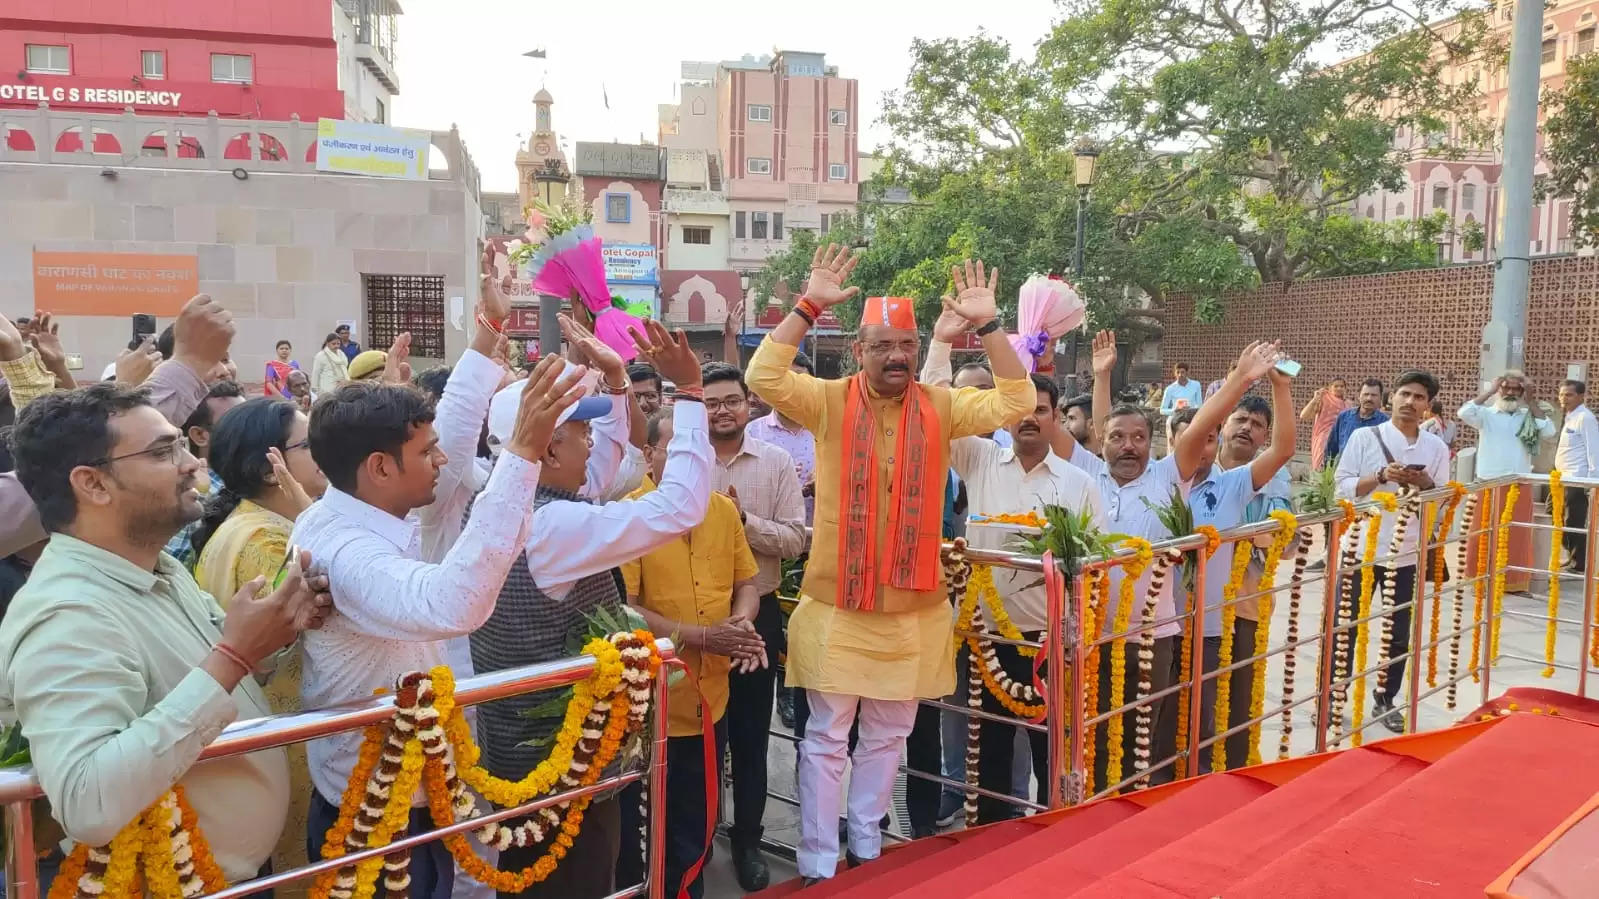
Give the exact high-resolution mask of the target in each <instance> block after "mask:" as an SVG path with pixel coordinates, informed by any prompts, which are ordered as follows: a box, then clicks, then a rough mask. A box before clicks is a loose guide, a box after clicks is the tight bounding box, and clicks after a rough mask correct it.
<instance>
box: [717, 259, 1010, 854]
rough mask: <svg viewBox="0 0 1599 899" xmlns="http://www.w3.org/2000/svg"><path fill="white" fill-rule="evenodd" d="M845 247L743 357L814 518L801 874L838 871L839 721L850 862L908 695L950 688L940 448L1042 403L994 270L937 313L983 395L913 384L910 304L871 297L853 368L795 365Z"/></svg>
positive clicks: (907, 709) (944, 466)
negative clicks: (807, 488) (806, 465)
mask: <svg viewBox="0 0 1599 899" xmlns="http://www.w3.org/2000/svg"><path fill="white" fill-rule="evenodd" d="M854 267H855V259H854V257H852V256H850V255H849V252H848V250H845V249H841V248H838V247H834V246H829V247H826V248H819V249H818V250H817V252H816V256H815V257H814V259H813V260H812V268H811V275H810V280H809V282H808V284H807V288H806V293H805V296H804V297H802V298H801V299H800V301H799V302H798V303H796V304H795V306H794V310H793V311H792V312H790V313H789V315H788V317H787V318H785V319H784V320H783V321H782V323H781V324H779V325H778V326H777V328H776V329H774V330H773V331H772V333H771V334H770V335H768V336H767V338H766V340H765V341H763V342H762V343H761V346H760V348H759V349H757V350H756V351H755V356H754V357H753V358H752V359H751V360H750V367H749V371H748V372H747V375H746V380H747V381H748V383H749V386H750V389H751V390H753V391H755V393H757V394H759V395H760V397H761V398H762V399H764V400H766V402H767V404H768V405H770V406H771V407H772V408H773V409H775V410H777V411H778V412H780V413H782V414H783V415H784V416H785V417H787V418H788V419H789V420H790V421H794V422H798V423H799V424H801V425H803V426H804V427H805V428H806V429H807V430H809V431H810V432H811V433H812V434H814V435H815V437H816V514H815V531H814V533H813V536H812V540H811V554H810V561H809V563H808V564H807V566H806V569H805V583H804V587H803V588H802V590H801V597H800V602H799V605H798V606H797V607H796V608H795V610H794V615H793V617H792V618H790V619H789V626H788V628H789V629H788V662H787V666H786V667H787V671H788V683H789V685H790V686H795V687H804V688H805V690H806V694H805V695H806V701H807V703H808V705H809V708H810V719H809V721H808V723H807V724H806V726H805V738H804V740H803V741H802V742H801V744H800V778H799V799H800V845H799V851H798V853H797V855H798V867H799V872H800V875H801V876H802V877H804V878H805V880H806V881H807V882H808V883H810V882H815V881H817V880H821V879H824V878H828V877H831V876H833V872H834V870H835V869H836V868H837V866H838V826H837V821H838V813H839V804H840V785H841V783H842V781H843V777H844V761H845V756H846V745H847V744H846V741H847V739H848V736H849V730H850V725H851V724H852V723H854V722H856V720H857V715H858V720H859V725H860V740H859V743H858V744H857V746H856V748H855V752H854V759H853V760H854V766H853V769H852V772H851V774H850V784H849V815H848V818H849V851H850V856H851V861H852V863H856V862H860V861H867V860H870V859H874V858H876V857H877V856H878V855H879V852H880V850H881V848H882V835H881V834H880V833H879V832H878V822H879V821H880V820H881V819H882V817H883V814H884V813H885V812H886V811H888V803H889V800H890V799H891V797H892V791H893V786H894V775H895V774H896V773H897V771H898V768H899V759H900V754H901V752H902V751H903V750H904V747H905V738H906V736H907V735H908V734H909V733H910V731H911V727H912V725H913V724H914V723H915V720H916V704H917V700H919V699H933V698H937V697H940V696H945V695H947V694H948V693H949V692H950V691H952V690H953V689H954V688H955V667H954V658H953V654H952V652H951V650H950V645H951V637H952V634H953V625H954V622H953V616H952V613H951V610H950V606H949V601H948V593H947V590H946V588H945V586H944V572H943V567H942V565H941V564H940V562H939V544H940V541H941V528H942V525H943V513H944V486H945V483H946V473H947V472H948V470H949V442H950V440H952V439H954V438H957V437H965V436H970V435H974V434H987V433H991V432H993V431H996V430H998V429H1000V428H1003V427H1006V426H1008V425H1010V424H1011V423H1012V422H1015V421H1017V420H1019V419H1021V417H1022V416H1024V415H1026V414H1027V413H1029V412H1031V411H1032V410H1033V405H1034V403H1035V401H1036V399H1037V391H1036V390H1034V388H1033V383H1032V381H1030V380H1028V377H1027V371H1026V369H1024V368H1023V367H1022V363H1021V360H1020V359H1018V358H1017V356H1016V351H1015V350H1014V349H1012V347H1011V345H1010V342H1009V341H1008V340H1007V339H1006V337H1005V334H1004V333H1003V332H1002V331H1000V328H999V321H998V319H997V317H996V316H997V312H996V309H995V302H994V289H995V287H996V286H997V285H998V283H999V272H998V271H995V272H993V273H991V274H987V273H985V272H984V269H983V264H982V263H981V262H979V263H975V264H974V263H972V262H971V261H970V260H968V261H967V262H966V265H965V267H964V268H960V267H957V268H956V269H955V270H954V271H952V273H951V274H952V276H953V279H954V283H955V290H956V296H954V297H953V298H951V297H946V298H945V300H944V305H945V308H946V309H949V310H950V311H952V312H954V313H956V314H958V315H960V316H961V317H962V318H964V319H966V320H967V321H968V322H970V323H971V324H972V325H973V326H974V327H975V328H976V330H977V333H978V335H979V336H981V338H982V341H983V349H984V350H985V351H986V352H987V353H988V357H989V362H990V363H991V365H992V368H993V372H994V388H995V389H993V390H977V389H975V388H961V389H955V390H951V389H949V388H947V387H940V386H934V385H929V384H919V383H917V382H916V380H915V376H914V372H915V371H916V366H917V359H918V357H919V356H920V354H921V336H920V335H919V334H918V333H917V330H916V319H915V316H914V314H913V310H912V302H911V300H909V299H907V298H904V297H870V298H868V299H867V300H866V302H865V306H864V309H863V310H862V315H861V321H860V327H859V329H858V330H857V332H856V339H855V344H854V348H853V352H854V355H855V359H856V361H857V362H858V363H859V364H860V369H861V370H860V372H859V373H858V374H856V375H855V376H853V377H851V378H848V379H845V380H831V381H824V380H820V379H817V378H814V377H811V376H809V375H805V374H800V373H796V372H794V371H792V370H791V369H790V366H789V363H790V362H791V361H792V360H793V359H794V354H795V353H796V352H798V349H799V343H800V341H801V340H803V339H804V337H805V332H806V331H807V330H808V329H809V328H810V327H811V326H812V325H814V324H815V323H816V318H817V317H818V316H820V315H821V313H822V310H823V309H825V308H827V307H829V306H833V305H836V304H838V303H841V302H843V301H845V300H847V299H849V298H850V297H852V296H854V295H855V294H857V293H859V292H860V288H858V287H844V286H843V282H844V281H845V279H847V278H848V277H849V273H850V271H851V270H852V269H853V268H854Z"/></svg>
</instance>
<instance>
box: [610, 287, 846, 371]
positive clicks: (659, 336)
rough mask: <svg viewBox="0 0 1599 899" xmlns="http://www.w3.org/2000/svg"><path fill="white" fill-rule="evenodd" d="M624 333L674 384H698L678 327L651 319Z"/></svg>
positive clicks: (691, 353)
mask: <svg viewBox="0 0 1599 899" xmlns="http://www.w3.org/2000/svg"><path fill="white" fill-rule="evenodd" d="M854 289H855V288H851V290H854ZM853 295H854V294H851V296H853ZM627 333H628V336H630V337H632V338H633V344H634V346H637V347H638V351H639V355H641V356H643V357H644V358H645V359H648V360H649V361H650V362H651V364H653V365H654V366H655V369H656V371H659V372H660V373H661V374H662V375H664V376H666V378H667V380H670V381H671V382H673V383H674V384H676V385H677V386H678V387H686V388H690V389H692V388H696V387H699V386H700V383H701V380H700V360H699V357H698V356H696V355H695V354H694V349H693V348H692V347H690V346H689V345H688V337H686V336H684V334H683V331H682V329H681V328H680V329H678V331H677V332H676V333H675V334H672V333H668V332H667V330H666V327H665V326H664V325H662V324H661V323H660V322H658V321H656V320H655V319H653V318H652V319H647V320H645V322H644V333H643V334H640V333H639V330H638V328H635V327H633V326H632V325H628V326H627Z"/></svg>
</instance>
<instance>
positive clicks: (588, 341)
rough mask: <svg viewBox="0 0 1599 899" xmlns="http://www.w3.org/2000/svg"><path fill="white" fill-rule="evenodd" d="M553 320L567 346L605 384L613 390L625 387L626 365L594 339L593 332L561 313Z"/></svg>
mask: <svg viewBox="0 0 1599 899" xmlns="http://www.w3.org/2000/svg"><path fill="white" fill-rule="evenodd" d="M555 319H556V321H558V322H560V323H561V336H562V337H564V338H566V342H567V344H568V345H570V346H571V347H573V348H574V349H576V350H577V352H578V353H579V354H580V355H581V356H582V358H583V359H584V360H586V361H587V362H588V364H589V365H592V366H594V367H595V368H597V369H599V370H600V373H601V374H603V375H604V376H605V382H606V383H607V384H609V385H610V386H611V387H613V388H616V387H621V388H626V387H627V385H628V380H627V365H626V364H625V363H623V362H622V357H621V356H620V355H618V354H617V352H616V350H614V349H611V347H610V346H609V345H607V344H606V343H605V341H603V340H601V339H599V338H598V337H595V336H594V332H593V331H590V330H589V329H588V328H585V327H583V326H582V325H581V324H578V321H577V319H575V318H573V317H571V316H570V315H567V314H566V313H564V312H562V313H560V314H558V315H557V316H556V317H555Z"/></svg>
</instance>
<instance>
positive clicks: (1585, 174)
mask: <svg viewBox="0 0 1599 899" xmlns="http://www.w3.org/2000/svg"><path fill="white" fill-rule="evenodd" d="M1544 102H1545V104H1546V108H1548V109H1550V110H1551V112H1550V113H1549V115H1548V117H1547V118H1546V119H1545V120H1544V158H1545V159H1547V160H1548V162H1549V167H1550V172H1549V177H1548V178H1547V180H1545V182H1544V187H1543V190H1542V192H1541V193H1542V195H1543V196H1544V197H1545V198H1548V197H1570V198H1571V199H1572V200H1573V202H1572V204H1571V235H1572V237H1573V238H1574V239H1575V242H1576V244H1577V246H1595V245H1599V54H1596V53H1586V54H1584V55H1582V56H1580V57H1577V58H1576V59H1574V60H1572V61H1571V62H1569V63H1567V64H1566V82H1565V85H1564V86H1563V87H1562V88H1561V89H1560V90H1558V91H1553V92H1551V93H1550V94H1549V95H1548V96H1546V97H1545V99H1544Z"/></svg>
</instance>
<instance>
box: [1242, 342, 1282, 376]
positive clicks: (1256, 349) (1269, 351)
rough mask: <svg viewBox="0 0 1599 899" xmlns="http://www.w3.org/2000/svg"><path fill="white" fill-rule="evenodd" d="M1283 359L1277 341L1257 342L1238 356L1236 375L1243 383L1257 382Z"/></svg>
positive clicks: (1245, 348)
mask: <svg viewBox="0 0 1599 899" xmlns="http://www.w3.org/2000/svg"><path fill="white" fill-rule="evenodd" d="M1282 359H1283V352H1282V350H1281V349H1280V348H1279V346H1278V343H1277V341H1275V340H1272V341H1264V340H1257V341H1255V342H1253V343H1251V344H1250V345H1249V346H1246V347H1244V351H1243V352H1242V353H1239V354H1238V371H1237V372H1236V374H1237V375H1238V376H1240V377H1242V378H1243V379H1244V381H1245V382H1252V381H1257V380H1259V379H1261V378H1264V377H1265V376H1266V372H1269V371H1271V370H1272V367H1273V366H1275V365H1276V364H1277V363H1278V362H1281V361H1282Z"/></svg>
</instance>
